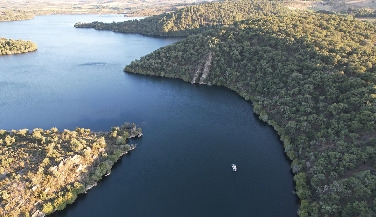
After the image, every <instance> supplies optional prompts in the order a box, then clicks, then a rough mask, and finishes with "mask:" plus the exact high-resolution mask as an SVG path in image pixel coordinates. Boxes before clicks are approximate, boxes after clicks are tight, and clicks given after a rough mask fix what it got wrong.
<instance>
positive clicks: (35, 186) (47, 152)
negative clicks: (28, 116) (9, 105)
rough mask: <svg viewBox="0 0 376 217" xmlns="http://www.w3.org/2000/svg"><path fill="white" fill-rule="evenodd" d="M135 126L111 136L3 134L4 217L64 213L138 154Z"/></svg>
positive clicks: (79, 131)
mask: <svg viewBox="0 0 376 217" xmlns="http://www.w3.org/2000/svg"><path fill="white" fill-rule="evenodd" d="M141 131H142V130H141V129H140V128H137V127H136V125H135V124H130V123H125V124H124V125H122V126H120V127H112V129H111V131H110V132H97V133H94V132H91V131H90V129H84V128H76V129H75V130H74V131H71V130H66V129H65V130H63V131H61V132H60V131H58V129H57V128H55V127H53V128H51V129H49V130H43V129H40V128H36V129H33V130H32V131H29V130H28V129H21V130H11V131H6V130H0V162H1V164H0V216H45V215H47V214H51V213H52V212H55V211H57V210H62V209H64V208H65V206H66V205H67V204H71V203H73V202H74V201H75V199H76V198H77V195H78V194H81V193H85V192H86V191H87V190H89V189H90V188H91V187H93V186H95V185H96V183H97V182H98V181H99V180H100V179H101V178H102V177H103V176H104V175H108V174H110V171H111V167H112V165H113V164H114V163H115V162H116V161H117V160H118V159H119V158H120V157H121V156H122V155H124V154H126V153H128V152H129V151H131V150H133V149H134V148H135V145H130V144H127V141H128V139H129V138H133V137H140V136H142V132H141Z"/></svg>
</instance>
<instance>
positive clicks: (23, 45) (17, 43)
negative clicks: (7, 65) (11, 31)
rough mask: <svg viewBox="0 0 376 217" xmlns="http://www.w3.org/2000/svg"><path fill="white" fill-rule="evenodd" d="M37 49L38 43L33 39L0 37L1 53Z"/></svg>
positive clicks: (24, 51)
mask: <svg viewBox="0 0 376 217" xmlns="http://www.w3.org/2000/svg"><path fill="white" fill-rule="evenodd" d="M37 49H38V47H37V45H36V44H35V43H34V42H32V41H24V40H13V39H6V38H0V55H7V54H19V53H26V52H31V51H35V50H37Z"/></svg>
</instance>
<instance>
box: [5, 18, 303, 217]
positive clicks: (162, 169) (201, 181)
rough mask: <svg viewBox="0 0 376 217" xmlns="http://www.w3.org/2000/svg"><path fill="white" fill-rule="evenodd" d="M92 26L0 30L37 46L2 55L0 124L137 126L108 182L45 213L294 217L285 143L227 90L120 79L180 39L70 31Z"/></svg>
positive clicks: (27, 25)
mask: <svg viewBox="0 0 376 217" xmlns="http://www.w3.org/2000/svg"><path fill="white" fill-rule="evenodd" d="M99 19H101V18H100V17H97V16H43V17H36V18H35V19H34V20H30V21H22V22H12V23H0V35H1V36H2V37H5V38H16V39H17V38H22V39H31V40H33V41H35V42H36V43H37V44H38V47H39V50H38V51H37V52H34V53H29V54H23V55H15V56H1V57H0V66H1V68H0V93H1V94H0V128H2V129H7V130H10V129H20V128H28V129H33V128H36V127H41V128H44V129H49V128H51V127H52V126H56V127H58V128H59V129H61V130H62V129H64V128H67V129H74V128H75V127H77V126H79V127H85V128H91V129H92V130H94V131H99V130H109V129H110V127H111V126H116V125H120V124H122V123H123V122H125V121H129V122H135V123H137V124H138V125H139V126H140V127H142V128H143V132H144V136H143V137H142V138H141V139H137V140H133V141H132V143H137V144H138V147H137V149H136V150H135V151H134V152H132V153H131V154H129V155H127V156H125V157H124V158H122V159H121V160H120V161H119V162H118V163H117V164H116V165H115V167H114V168H113V171H112V173H111V175H110V176H108V177H105V178H104V179H103V180H102V181H101V182H100V183H99V184H98V185H97V186H96V187H95V188H93V189H91V190H90V191H89V192H88V194H86V195H82V196H80V197H79V199H78V200H77V202H76V203H75V204H73V205H70V206H68V208H67V209H66V210H64V211H62V212H58V213H56V214H53V215H52V216H296V211H297V205H296V197H295V196H294V195H293V194H292V191H293V190H294V189H293V181H292V176H291V174H290V170H289V163H288V161H287V160H286V159H285V156H284V154H283V150H282V144H281V142H280V141H279V138H278V136H277V135H276V134H275V132H274V131H273V130H272V128H270V127H269V126H267V125H265V124H264V123H261V122H260V121H259V120H258V119H257V117H255V116H254V115H253V112H252V108H251V104H250V103H249V102H246V101H244V100H243V99H241V98H240V97H239V96H237V95H236V94H235V93H233V92H231V91H229V90H226V89H224V88H219V87H207V86H199V85H192V84H188V83H184V82H181V81H177V80H171V79H163V78H153V77H146V76H139V75H131V74H125V73H123V72H122V69H123V67H124V66H125V65H126V64H128V63H130V61H132V60H134V59H136V58H139V57H140V56H142V55H145V54H147V53H149V52H151V51H153V50H155V49H157V48H159V47H161V46H166V45H168V44H171V43H173V42H174V41H176V40H177V39H157V38H149V37H144V36H140V35H124V34H116V33H112V32H104V31H103V32H102V31H94V30H91V29H75V28H73V24H74V23H75V22H77V21H93V20H99ZM102 19H117V20H121V19H124V18H123V17H113V18H108V17H106V18H103V17H102ZM106 21H107V20H106ZM231 163H236V164H237V165H238V172H236V173H234V172H232V170H231Z"/></svg>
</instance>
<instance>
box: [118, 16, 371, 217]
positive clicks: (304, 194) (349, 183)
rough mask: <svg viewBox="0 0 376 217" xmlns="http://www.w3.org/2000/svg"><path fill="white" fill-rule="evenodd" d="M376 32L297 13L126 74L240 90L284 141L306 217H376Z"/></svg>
mask: <svg viewBox="0 0 376 217" xmlns="http://www.w3.org/2000/svg"><path fill="white" fill-rule="evenodd" d="M375 32H376V27H375V26H374V25H373V24H371V23H367V22H362V21H359V20H356V19H354V18H351V17H345V16H337V15H328V14H320V13H309V12H301V11H296V12H290V14H289V15H284V16H278V15H277V16H264V17H259V18H255V19H252V20H248V21H240V22H236V23H235V24H234V25H233V26H228V27H222V28H220V29H215V30H211V31H207V32H204V33H202V34H199V35H194V36H190V37H188V38H186V39H184V40H182V41H180V42H177V43H175V44H173V45H170V46H167V47H164V48H161V49H158V50H156V51H154V52H153V53H151V54H149V55H146V56H144V57H142V58H141V59H140V60H136V61H133V62H132V63H131V64H130V65H128V66H126V67H125V69H124V71H125V72H130V73H139V74H146V75H153V76H163V77H170V78H179V79H182V80H184V81H187V82H192V83H200V84H208V85H219V86H225V87H228V88H230V89H232V90H234V91H236V92H237V93H238V94H239V95H241V96H242V97H244V98H245V99H246V100H250V101H252V103H253V108H254V111H255V112H256V113H257V114H258V115H259V117H260V119H261V120H263V121H265V122H267V123H269V124H270V125H272V126H273V127H274V129H275V130H276V132H277V133H278V134H279V135H280V138H281V140H282V142H283V144H284V149H285V152H286V154H287V156H288V157H289V158H290V159H291V169H292V172H293V173H294V181H295V186H296V194H297V196H298V197H299V199H300V202H299V203H300V207H299V211H298V213H299V215H300V216H375V215H376V200H375V198H376V161H375V159H376V133H375V132H376V124H375V123H376V77H375V73H376V68H375V64H376V49H375V46H374V43H375V41H376V34H375Z"/></svg>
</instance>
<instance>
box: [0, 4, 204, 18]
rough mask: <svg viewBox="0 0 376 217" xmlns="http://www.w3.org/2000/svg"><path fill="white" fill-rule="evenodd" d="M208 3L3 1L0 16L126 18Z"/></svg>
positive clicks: (0, 6) (0, 5)
mask: <svg viewBox="0 0 376 217" xmlns="http://www.w3.org/2000/svg"><path fill="white" fill-rule="evenodd" d="M209 1H211V0H184V1H178V0H163V1H158V0H143V1H137V0H117V1H112V0H108V1H106V0H53V1H49V0H40V1H39V0H29V1H24V0H5V1H1V3H0V15H1V13H4V12H5V11H13V12H17V11H24V12H27V13H33V14H34V15H44V14H88V13H92V14H93V13H95V14H97V13H103V14H109V13H121V14H125V15H127V16H151V15H155V14H160V13H163V12H166V11H171V10H176V9H177V8H179V7H182V6H185V5H189V4H196V3H197V4H198V3H202V2H209Z"/></svg>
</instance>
